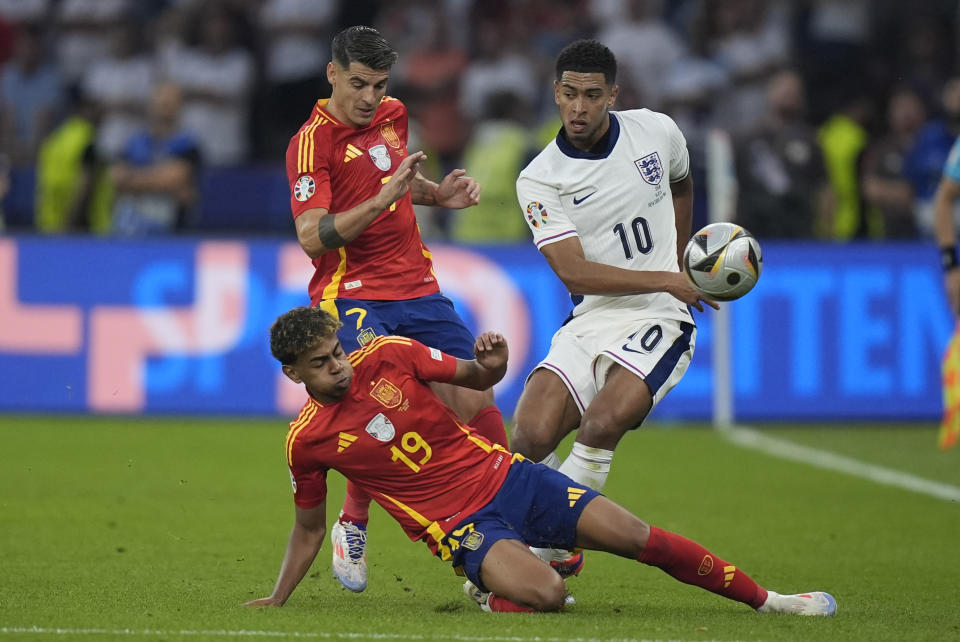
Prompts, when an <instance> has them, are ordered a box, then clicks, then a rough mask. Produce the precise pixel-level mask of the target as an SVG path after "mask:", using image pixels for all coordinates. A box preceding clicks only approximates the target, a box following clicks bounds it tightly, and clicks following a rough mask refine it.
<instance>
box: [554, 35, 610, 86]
mask: <svg viewBox="0 0 960 642" xmlns="http://www.w3.org/2000/svg"><path fill="white" fill-rule="evenodd" d="M565 71H575V72H578V73H582V74H597V73H600V74H603V79H604V80H605V81H607V84H608V85H612V84H614V83H616V82H617V59H616V57H615V56H614V55H613V52H612V51H610V49H608V48H607V46H606V45H604V44H603V43H601V42H600V41H599V40H592V39H591V40H576V41H574V42H571V43H570V44H569V45H567V46H566V47H564V48H563V50H562V51H561V52H560V55H559V56H557V80H560V78H561V77H562V76H563V72H565Z"/></svg>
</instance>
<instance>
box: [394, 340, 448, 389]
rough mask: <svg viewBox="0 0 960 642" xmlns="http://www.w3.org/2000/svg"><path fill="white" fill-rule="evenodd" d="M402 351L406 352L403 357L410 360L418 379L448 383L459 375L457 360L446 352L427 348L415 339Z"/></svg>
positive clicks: (403, 347)
mask: <svg viewBox="0 0 960 642" xmlns="http://www.w3.org/2000/svg"><path fill="white" fill-rule="evenodd" d="M398 347H399V346H398ZM401 349H402V350H403V351H404V354H403V355H402V357H403V358H405V359H408V360H409V363H410V365H411V366H412V369H413V373H414V375H416V377H417V379H420V380H422V381H439V382H441V383H446V382H447V381H450V380H451V379H453V376H454V375H455V374H456V373H457V358H456V357H454V356H452V355H449V354H447V353H446V352H441V351H440V350H437V349H436V348H431V347H428V346H425V345H423V344H422V343H420V342H419V341H416V340H415V339H411V340H410V345H409V346H402V348H401Z"/></svg>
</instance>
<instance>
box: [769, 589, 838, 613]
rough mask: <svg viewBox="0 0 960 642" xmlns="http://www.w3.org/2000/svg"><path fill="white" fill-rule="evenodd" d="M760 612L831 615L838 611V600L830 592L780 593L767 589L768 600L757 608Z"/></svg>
mask: <svg viewBox="0 0 960 642" xmlns="http://www.w3.org/2000/svg"><path fill="white" fill-rule="evenodd" d="M757 611H758V612H759V613H792V614H794V615H821V616H830V615H835V614H836V612H837V601H836V600H835V599H833V596H832V595H830V594H829V593H823V592H822V591H813V592H811V593H796V594H794V595H780V594H779V593H777V592H775V591H767V601H766V602H764V603H763V606H761V607H760V608H758V609H757Z"/></svg>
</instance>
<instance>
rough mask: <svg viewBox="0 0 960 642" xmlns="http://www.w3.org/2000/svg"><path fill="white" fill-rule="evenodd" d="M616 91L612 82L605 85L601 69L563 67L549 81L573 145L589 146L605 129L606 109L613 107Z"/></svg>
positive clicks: (607, 121)
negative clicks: (586, 70) (578, 70)
mask: <svg viewBox="0 0 960 642" xmlns="http://www.w3.org/2000/svg"><path fill="white" fill-rule="evenodd" d="M619 91H620V88H619V87H617V86H616V85H608V84H607V81H606V79H605V78H604V77H603V74H601V73H589V74H586V73H581V72H577V71H565V72H563V74H562V75H561V76H560V80H558V81H556V82H554V83H553V94H554V99H555V100H556V103H557V106H558V107H560V118H561V119H562V120H563V129H564V131H565V132H566V134H567V139H568V140H569V141H570V142H571V143H572V144H573V146H574V147H576V148H577V149H582V150H584V151H586V150H589V149H590V148H591V147H593V144H594V143H596V142H597V141H598V140H600V138H601V137H602V136H603V135H604V134H605V133H607V128H608V127H610V120H609V118H608V117H607V111H609V109H610V108H611V107H613V103H614V101H615V100H616V99H617V93H618V92H619Z"/></svg>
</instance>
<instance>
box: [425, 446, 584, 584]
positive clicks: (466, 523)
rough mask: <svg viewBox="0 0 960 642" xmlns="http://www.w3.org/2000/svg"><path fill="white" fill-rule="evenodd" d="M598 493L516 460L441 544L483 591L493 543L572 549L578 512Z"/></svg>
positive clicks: (564, 476) (531, 464)
mask: <svg viewBox="0 0 960 642" xmlns="http://www.w3.org/2000/svg"><path fill="white" fill-rule="evenodd" d="M599 495H600V493H598V492H597V491H595V490H593V489H592V488H588V487H587V486H583V485H582V484H578V483H577V482H575V481H573V480H572V479H570V478H569V477H567V476H566V475H564V474H563V473H560V472H557V471H555V470H553V469H552V468H550V467H548V466H545V465H543V464H534V463H533V462H531V461H529V460H526V459H524V460H520V461H517V462H514V464H513V465H512V466H510V472H508V473H507V479H506V480H505V481H504V483H503V486H501V487H500V491H499V492H498V493H497V495H496V497H494V498H493V500H492V501H491V502H490V503H489V504H487V505H486V506H484V507H483V508H481V509H480V510H478V511H477V512H475V513H473V514H472V515H470V516H469V517H467V518H465V519H464V520H463V521H461V522H460V523H458V524H457V526H456V527H455V528H453V529H451V530H450V532H449V533H447V535H446V537H444V538H443V539H442V540H441V541H440V543H441V544H442V545H443V546H445V547H447V548H448V549H449V550H450V553H451V555H452V556H453V560H452V561H453V566H454V567H455V568H457V567H459V568H461V569H462V571H463V573H464V574H465V575H466V576H467V579H469V580H470V581H471V582H473V583H474V584H475V585H476V586H477V587H478V588H480V589H481V590H484V591H486V590H487V589H486V587H484V585H483V580H482V579H481V578H480V564H481V563H482V562H483V558H484V557H486V556H487V552H488V551H489V550H490V547H491V546H493V545H494V543H496V542H498V541H499V540H502V539H517V540H520V541H522V542H524V543H525V544H527V545H529V546H537V547H543V548H560V549H566V550H572V549H573V548H574V546H576V542H577V521H578V520H579V519H580V514H581V513H582V512H583V509H584V508H586V506H587V504H589V503H590V502H591V501H592V500H593V498H594V497H597V496H599ZM438 554H439V553H438Z"/></svg>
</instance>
